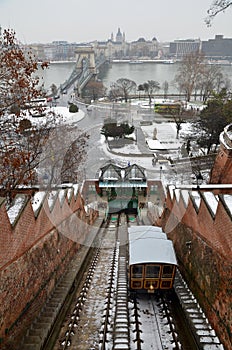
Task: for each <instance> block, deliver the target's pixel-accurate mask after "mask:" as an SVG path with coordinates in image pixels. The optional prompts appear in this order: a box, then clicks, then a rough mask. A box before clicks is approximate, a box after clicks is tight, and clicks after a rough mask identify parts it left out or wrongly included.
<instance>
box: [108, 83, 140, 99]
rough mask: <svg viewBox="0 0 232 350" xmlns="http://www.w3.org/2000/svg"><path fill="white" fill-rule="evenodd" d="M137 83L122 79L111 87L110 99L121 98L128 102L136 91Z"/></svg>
mask: <svg viewBox="0 0 232 350" xmlns="http://www.w3.org/2000/svg"><path fill="white" fill-rule="evenodd" d="M136 87H137V85H136V83H135V82H134V81H133V80H130V79H127V78H120V79H118V80H117V81H116V83H113V84H111V86H110V94H109V95H110V97H111V98H112V97H115V98H118V97H121V98H124V99H125V102H127V101H128V97H129V94H130V93H131V92H135V91H136Z"/></svg>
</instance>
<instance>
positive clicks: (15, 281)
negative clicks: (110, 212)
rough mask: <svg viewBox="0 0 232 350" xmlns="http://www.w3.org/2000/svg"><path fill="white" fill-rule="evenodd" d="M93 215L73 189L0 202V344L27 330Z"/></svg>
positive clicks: (77, 192)
mask: <svg viewBox="0 0 232 350" xmlns="http://www.w3.org/2000/svg"><path fill="white" fill-rule="evenodd" d="M24 192H25V191H24ZM97 215H98V212H97V211H95V210H94V209H91V208H88V213H87V212H86V210H85V207H84V202H83V199H82V197H81V194H80V193H79V191H78V188H77V187H75V186H73V187H68V188H66V189H57V190H54V191H50V192H43V191H38V192H36V193H35V194H34V196H31V195H30V194H25V193H20V194H18V195H16V197H15V199H14V202H13V203H12V205H11V206H10V207H8V206H6V203H5V201H4V199H2V198H1V200H0V245H1V254H0V297H1V303H0V343H1V342H3V341H4V342H6V341H8V340H9V341H10V340H11V339H14V342H15V340H16V339H17V338H18V337H20V335H21V334H22V333H23V332H24V330H25V329H26V328H27V327H28V326H29V325H30V323H31V322H32V320H33V319H34V318H35V316H36V314H38V313H39V311H40V310H41V308H42V306H43V304H44V302H45V300H46V298H47V297H48V296H49V294H50V293H51V291H52V289H53V287H54V286H55V284H56V282H57V281H58V280H59V278H60V277H61V275H62V274H63V273H64V271H65V270H66V269H67V266H68V263H69V262H70V261H71V260H72V258H73V256H74V255H75V253H76V252H77V251H78V249H79V248H80V246H81V244H82V243H83V242H84V240H85V238H86V237H87V235H88V228H89V226H90V225H91V224H92V223H93V222H94V220H95V219H96V217H97Z"/></svg>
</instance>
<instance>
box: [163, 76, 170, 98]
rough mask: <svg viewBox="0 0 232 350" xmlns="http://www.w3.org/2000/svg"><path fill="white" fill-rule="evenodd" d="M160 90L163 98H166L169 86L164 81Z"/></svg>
mask: <svg viewBox="0 0 232 350" xmlns="http://www.w3.org/2000/svg"><path fill="white" fill-rule="evenodd" d="M162 89H163V91H164V98H167V94H168V89H169V84H168V82H167V81H166V80H165V81H164V82H163V85H162Z"/></svg>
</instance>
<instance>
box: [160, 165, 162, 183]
mask: <svg viewBox="0 0 232 350" xmlns="http://www.w3.org/2000/svg"><path fill="white" fill-rule="evenodd" d="M161 176H162V166H160V180H161Z"/></svg>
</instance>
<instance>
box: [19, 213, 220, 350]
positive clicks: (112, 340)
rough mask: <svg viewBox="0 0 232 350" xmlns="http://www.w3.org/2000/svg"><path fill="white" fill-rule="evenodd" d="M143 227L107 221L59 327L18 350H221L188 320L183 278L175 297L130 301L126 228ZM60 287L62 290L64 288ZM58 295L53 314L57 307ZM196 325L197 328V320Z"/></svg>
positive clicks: (120, 218) (127, 220)
mask: <svg viewBox="0 0 232 350" xmlns="http://www.w3.org/2000/svg"><path fill="white" fill-rule="evenodd" d="M139 224H141V222H140V221H139V220H138V218H137V217H133V215H132V216H131V215H130V216H125V215H113V216H111V217H109V219H108V220H107V222H105V224H104V225H103V226H102V227H101V229H100V230H99V232H98V234H97V236H96V240H95V241H94V242H93V244H92V248H91V254H92V255H91V257H90V258H89V262H88V263H87V261H88V259H87V258H85V259H84V260H85V264H86V267H85V268H83V271H82V277H81V279H80V280H79V281H78V282H77V280H76V286H75V283H74V284H73V286H75V288H74V289H75V290H74V291H73V290H72V293H73V294H71V296H70V299H69V300H67V298H66V299H64V300H63V302H62V303H63V305H62V308H61V311H60V313H59V314H58V316H57V317H56V322H53V325H52V326H50V329H49V331H46V332H47V336H46V341H45V342H44V343H43V344H42V343H41V345H40V346H38V347H37V346H34V345H33V338H30V339H31V340H30V344H27V346H26V347H21V348H20V349H25V350H31V349H33V350H37V349H43V350H65V349H71V350H73V349H78V350H111V349H114V350H147V349H156V350H160V349H168V350H169V349H176V350H179V349H182V350H183V349H184V350H188V349H191V350H193V349H196V350H197V349H204V350H209V349H213V350H216V349H220V350H221V349H223V347H222V346H221V344H220V342H219V340H218V339H217V337H216V335H215V334H214V333H213V330H212V329H210V328H209V329H208V330H206V328H205V327H206V326H205V323H206V322H205V323H204V326H202V327H201V328H199V324H201V325H202V321H198V323H199V324H197V325H196V327H195V329H193V327H192V325H191V315H190V316H189V317H187V318H186V312H185V311H186V309H187V307H188V306H184V305H186V300H187V299H188V296H189V298H191V300H193V297H192V295H191V293H190V291H189V290H186V288H185V289H184V281H183V280H182V279H181V276H180V275H179V274H178V275H177V280H176V284H175V288H176V291H177V294H175V293H173V294H167V295H163V294H157V293H155V294H150V295H148V294H146V295H139V294H138V295H132V296H130V297H129V298H128V281H127V278H128V277H127V264H128V251H127V240H128V236H127V234H128V226H136V225H139ZM94 247H95V248H94ZM77 284H78V285H77ZM61 286H62V288H64V284H61ZM71 289H72V288H71ZM69 292H70V289H69ZM57 293H58V294H59V291H58V292H56V294H54V295H53V298H51V300H50V305H49V308H50V307H51V306H52V305H55V304H54V303H55V299H56V297H57V295H58V294H57ZM69 294H70V293H69ZM184 301H185V304H184ZM187 304H188V305H191V307H193V305H192V303H191V304H190V303H187ZM194 315H195V316H196V312H194ZM198 317H200V316H199V314H198ZM192 319H193V317H192ZM57 321H58V322H57ZM193 322H195V324H196V319H195V320H194V321H193ZM207 332H208V333H207ZM204 335H205V336H204ZM209 337H211V338H210V341H209ZM203 338H204V339H203ZM206 340H207V341H208V342H207V341H206ZM29 345H30V346H29ZM210 345H211V346H212V347H208V348H207V346H210Z"/></svg>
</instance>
